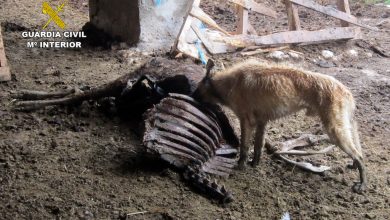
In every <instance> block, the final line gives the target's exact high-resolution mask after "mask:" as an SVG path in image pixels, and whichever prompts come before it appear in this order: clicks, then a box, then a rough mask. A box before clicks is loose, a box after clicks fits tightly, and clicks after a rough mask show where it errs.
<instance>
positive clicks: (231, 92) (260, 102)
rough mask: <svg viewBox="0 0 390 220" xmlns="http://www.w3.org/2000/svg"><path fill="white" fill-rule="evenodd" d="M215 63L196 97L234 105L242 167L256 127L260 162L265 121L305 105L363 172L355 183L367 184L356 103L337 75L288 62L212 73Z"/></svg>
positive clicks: (249, 63)
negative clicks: (239, 136) (239, 130)
mask: <svg viewBox="0 0 390 220" xmlns="http://www.w3.org/2000/svg"><path fill="white" fill-rule="evenodd" d="M213 66H214V64H213V63H212V61H211V62H209V63H208V67H207V74H206V77H205V78H204V79H203V80H202V81H201V82H200V84H199V86H198V89H197V91H196V92H195V96H196V97H198V98H199V99H201V100H202V101H204V102H207V103H220V104H223V105H226V106H228V107H229V108H231V109H232V110H233V111H234V113H235V114H236V115H237V117H238V118H239V120H240V124H241V145H240V160H239V168H244V166H245V163H246V160H247V158H248V147H249V140H250V137H251V134H252V132H251V131H252V130H254V128H256V136H255V145H254V159H253V161H252V165H253V166H256V165H258V164H259V161H260V157H261V150H262V148H263V146H264V133H265V127H266V124H267V122H269V121H272V120H275V119H279V118H281V117H284V116H287V115H290V114H292V113H294V112H297V111H299V110H301V109H307V114H308V115H318V116H319V117H320V118H321V120H322V123H323V125H324V127H325V129H326V132H327V134H328V135H329V137H330V139H331V141H332V142H334V144H336V145H337V146H339V147H340V148H341V149H342V150H343V151H344V152H346V153H347V154H348V155H349V156H350V157H352V159H353V167H355V168H358V169H359V172H360V183H356V184H355V185H354V187H353V189H354V191H355V192H362V191H363V190H364V189H365V186H366V182H367V180H366V168H365V166H364V163H363V154H362V150H361V146H360V141H359V135H358V132H357V126H356V123H355V121H354V119H353V115H354V110H355V103H354V99H353V96H352V94H351V92H350V91H349V90H348V88H346V87H345V86H344V85H343V84H341V83H340V82H339V81H337V80H336V79H335V78H333V77H330V76H327V75H323V74H319V73H313V72H309V71H304V70H300V69H295V68H292V67H286V66H277V65H268V64H265V63H261V62H259V61H256V60H248V61H245V62H242V63H239V64H236V65H234V66H233V67H231V68H229V69H227V70H223V71H219V72H216V73H214V74H210V70H211V68H212V67H213Z"/></svg>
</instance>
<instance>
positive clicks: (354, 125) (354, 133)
mask: <svg viewBox="0 0 390 220" xmlns="http://www.w3.org/2000/svg"><path fill="white" fill-rule="evenodd" d="M351 125H352V138H353V142H354V144H355V147H356V149H357V150H358V151H359V152H360V154H361V155H363V152H362V147H361V144H360V138H359V133H358V128H357V123H356V121H355V120H353V119H352V120H351ZM347 167H348V168H350V169H358V164H357V161H355V160H354V161H353V163H352V164H350V165H348V166H347Z"/></svg>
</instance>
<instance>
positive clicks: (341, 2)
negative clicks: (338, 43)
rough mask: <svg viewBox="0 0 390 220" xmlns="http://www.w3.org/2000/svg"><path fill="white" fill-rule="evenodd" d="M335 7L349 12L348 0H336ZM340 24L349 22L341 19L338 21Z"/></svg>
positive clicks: (345, 25)
mask: <svg viewBox="0 0 390 220" xmlns="http://www.w3.org/2000/svg"><path fill="white" fill-rule="evenodd" d="M337 8H338V9H339V10H340V11H342V12H345V13H347V14H351V9H350V8H349V2H348V0H337ZM340 24H341V26H342V27H348V26H349V23H348V22H346V21H343V20H341V21H340Z"/></svg>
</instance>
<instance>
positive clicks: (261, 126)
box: [252, 122, 266, 167]
mask: <svg viewBox="0 0 390 220" xmlns="http://www.w3.org/2000/svg"><path fill="white" fill-rule="evenodd" d="M265 127H266V123H263V122H260V123H258V124H257V128H256V135H255V145H254V156H253V160H252V166H253V167H255V166H257V165H259V163H260V159H261V152H262V149H263V146H264V143H265V137H264V135H265Z"/></svg>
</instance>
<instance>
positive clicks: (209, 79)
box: [193, 59, 223, 104]
mask: <svg viewBox="0 0 390 220" xmlns="http://www.w3.org/2000/svg"><path fill="white" fill-rule="evenodd" d="M214 66H215V63H214V61H213V60H211V59H209V60H208V62H207V65H206V76H205V77H204V78H203V79H202V81H200V83H199V84H198V87H197V89H196V90H195V92H194V95H193V97H194V98H195V99H198V100H199V101H201V102H204V103H208V104H216V103H223V99H222V97H221V95H220V93H219V92H218V90H217V87H216V85H215V83H214V82H213V76H214V75H215V73H214V72H212V69H213V67H214Z"/></svg>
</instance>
